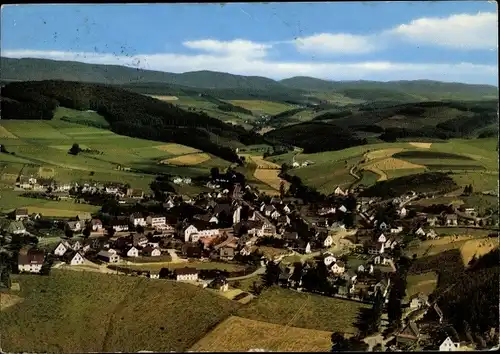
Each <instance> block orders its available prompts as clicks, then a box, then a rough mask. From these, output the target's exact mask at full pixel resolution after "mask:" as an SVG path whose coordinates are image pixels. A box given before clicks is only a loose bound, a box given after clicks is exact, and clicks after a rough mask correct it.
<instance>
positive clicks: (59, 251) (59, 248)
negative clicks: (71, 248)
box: [54, 242, 68, 257]
mask: <svg viewBox="0 0 500 354" xmlns="http://www.w3.org/2000/svg"><path fill="white" fill-rule="evenodd" d="M66 251H68V247H66V245H64V243H62V242H59V244H58V245H57V247H56V249H55V250H54V254H55V255H56V256H59V257H61V256H64V254H65V253H66Z"/></svg>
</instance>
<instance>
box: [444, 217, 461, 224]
mask: <svg viewBox="0 0 500 354" xmlns="http://www.w3.org/2000/svg"><path fill="white" fill-rule="evenodd" d="M444 220H445V224H446V226H457V225H458V217H457V215H456V214H446V215H445V217H444Z"/></svg>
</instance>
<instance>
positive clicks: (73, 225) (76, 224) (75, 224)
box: [66, 221, 82, 231]
mask: <svg viewBox="0 0 500 354" xmlns="http://www.w3.org/2000/svg"><path fill="white" fill-rule="evenodd" d="M66 228H68V229H70V230H71V231H80V230H81V229H82V224H81V223H80V221H68V222H67V223H66Z"/></svg>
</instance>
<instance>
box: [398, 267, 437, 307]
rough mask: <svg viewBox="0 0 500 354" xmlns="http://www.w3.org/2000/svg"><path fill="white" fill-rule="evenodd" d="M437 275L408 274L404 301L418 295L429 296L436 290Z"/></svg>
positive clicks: (427, 273) (431, 273)
mask: <svg viewBox="0 0 500 354" xmlns="http://www.w3.org/2000/svg"><path fill="white" fill-rule="evenodd" d="M437 281H438V275H437V273H436V272H426V273H421V274H410V275H408V276H407V278H406V297H405V298H406V299H407V300H409V298H410V297H412V296H413V295H416V294H418V293H422V294H425V295H427V296H429V295H430V294H432V292H433V291H434V290H435V289H436V286H437Z"/></svg>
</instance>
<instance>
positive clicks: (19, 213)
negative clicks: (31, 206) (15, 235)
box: [14, 209, 29, 221]
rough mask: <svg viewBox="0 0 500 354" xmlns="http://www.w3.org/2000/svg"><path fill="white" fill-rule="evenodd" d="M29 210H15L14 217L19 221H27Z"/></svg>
mask: <svg viewBox="0 0 500 354" xmlns="http://www.w3.org/2000/svg"><path fill="white" fill-rule="evenodd" d="M28 216H29V215H28V209H16V210H14V217H15V219H16V221H17V220H22V219H27V218H28Z"/></svg>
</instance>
